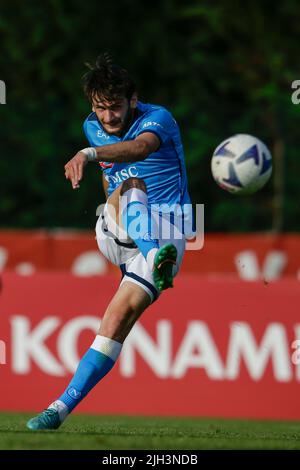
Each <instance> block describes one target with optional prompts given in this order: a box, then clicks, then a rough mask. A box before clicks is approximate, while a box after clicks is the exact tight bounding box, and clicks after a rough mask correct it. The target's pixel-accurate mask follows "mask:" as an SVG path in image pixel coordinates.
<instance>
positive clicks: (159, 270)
mask: <svg viewBox="0 0 300 470" xmlns="http://www.w3.org/2000/svg"><path fill="white" fill-rule="evenodd" d="M176 259H177V249H176V247H175V246H174V245H173V244H172V243H168V244H167V245H164V246H162V247H161V248H159V250H158V251H157V253H156V255H155V258H154V268H153V280H154V283H155V286H156V288H157V290H158V291H160V292H161V291H163V290H165V289H168V288H169V287H173V266H174V265H176Z"/></svg>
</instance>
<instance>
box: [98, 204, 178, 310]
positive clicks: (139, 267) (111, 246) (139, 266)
mask: <svg viewBox="0 0 300 470" xmlns="http://www.w3.org/2000/svg"><path fill="white" fill-rule="evenodd" d="M161 221H162V222H161V223H162V233H165V234H166V233H170V230H169V225H170V221H169V218H167V217H162V218H161ZM172 229H173V230H171V234H170V238H168V239H165V237H164V239H158V241H159V246H164V245H166V244H167V243H173V244H174V245H175V246H176V248H177V261H176V265H175V266H174V267H173V274H174V276H176V274H177V273H178V271H179V268H180V266H181V263H182V259H183V255H184V250H185V243H186V242H185V237H184V235H181V234H179V232H178V230H174V226H172ZM120 234H121V235H122V236H120ZM117 235H118V237H119V238H117ZM96 237H97V243H98V247H99V250H100V251H101V253H102V254H103V255H104V256H105V257H106V258H107V259H108V260H109V261H111V262H112V263H113V264H115V265H117V266H119V267H120V269H121V272H122V280H121V284H120V285H122V284H123V282H125V281H129V282H133V283H134V284H137V285H138V286H140V287H141V288H142V289H144V291H145V292H147V294H148V295H149V296H150V298H151V302H154V301H155V300H156V299H157V298H158V296H159V292H158V290H157V289H156V287H155V284H154V281H153V277H152V271H151V270H150V268H149V266H148V264H147V262H146V260H145V258H144V256H143V255H142V253H141V252H140V250H139V249H138V248H137V246H136V245H135V243H134V242H133V241H132V239H131V238H129V237H128V235H127V233H126V232H125V231H124V230H122V229H120V227H118V226H117V224H116V222H115V220H114V218H113V217H112V216H111V215H110V214H109V210H108V204H107V203H106V204H105V206H104V209H103V212H102V213H101V214H100V216H99V218H98V221H97V224H96ZM120 239H121V240H122V241H120Z"/></svg>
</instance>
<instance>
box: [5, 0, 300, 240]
mask: <svg viewBox="0 0 300 470" xmlns="http://www.w3.org/2000/svg"><path fill="white" fill-rule="evenodd" d="M299 34H300V14H299V5H298V2H297V1H296V0H287V1H286V2H277V3H276V2H275V3H274V2H271V1H270V0H265V1H263V2H261V1H250V0H246V1H243V2H238V1H236V0H226V2H224V1H221V0H219V1H214V2H208V1H199V0H198V1H197V0H190V1H188V2H182V1H179V0H162V1H158V0H157V1H152V2H150V3H148V4H145V3H143V2H139V1H137V0H118V1H117V2H99V1H94V0H90V1H88V2H82V1H81V0H72V1H71V0H47V1H45V2H39V1H37V0H32V1H28V2H20V1H17V0H2V1H1V6H0V44H1V56H0V79H2V80H4V81H5V82H6V87H7V104H6V105H1V106H0V122H1V125H0V139H1V147H0V148H1V159H0V175H1V190H0V210H1V222H0V224H1V226H2V227H40V226H43V227H55V226H64V227H72V226H73V227H86V228H91V227H92V226H93V225H94V222H95V210H96V207H97V205H98V204H99V203H100V202H102V201H103V199H104V196H103V192H102V189H101V184H100V183H101V174H100V171H99V170H97V167H96V166H95V165H89V168H88V170H87V173H86V177H85V180H84V182H83V183H82V185H81V188H80V190H79V191H73V190H72V189H71V186H70V184H69V183H67V182H66V181H65V179H64V171H63V166H64V163H65V162H66V161H67V160H68V159H69V158H70V157H72V156H73V155H74V154H75V153H76V152H77V150H79V149H80V148H82V147H85V146H86V145H87V144H86V140H85V137H84V134H83V131H82V122H83V120H84V118H85V116H86V115H87V114H88V113H89V112H90V105H89V103H88V102H87V100H86V99H85V98H84V96H83V92H82V86H81V76H82V75H83V74H84V73H85V72H86V67H85V66H84V63H85V62H93V61H94V60H95V58H96V56H97V55H98V54H99V53H100V52H104V51H109V52H111V53H112V54H113V55H114V57H115V59H116V61H118V62H119V63H120V65H122V66H124V67H126V68H128V70H129V71H130V72H131V74H132V75H133V76H134V77H135V78H136V80H137V83H138V87H139V92H140V98H141V100H142V101H146V102H153V103H158V104H162V105H165V106H166V107H168V108H169V109H170V110H171V111H172V112H173V114H174V116H175V117H176V119H177V121H178V123H179V124H180V127H181V130H182V136H183V141H184V145H185V150H186V160H187V167H188V174H189V182H190V192H191V195H192V199H193V202H194V203H196V202H198V203H204V204H205V218H206V222H205V225H206V230H215V231H216V230H217V231H249V230H250V231H252V230H272V229H273V230H275V231H281V230H285V231H292V230H300V204H299V202H298V201H299V199H298V198H299V195H300V186H299V184H298V171H297V170H298V169H299V170H300V159H299V158H298V153H299V152H298V148H299V146H298V133H299V128H300V105H299V106H296V105H293V104H292V102H291V94H292V89H291V83H292V81H293V80H296V79H300V70H299V66H298V50H297V49H298V42H299V41H298V38H299ZM237 132H245V133H250V134H253V135H256V136H258V137H259V138H261V139H262V140H263V141H265V143H266V144H267V145H268V146H269V148H270V150H271V151H272V153H273V156H274V165H275V169H274V176H273V178H272V180H271V181H270V182H269V183H268V185H267V186H266V188H264V189H263V190H262V191H261V192H259V193H258V194H256V195H254V196H251V197H243V198H237V197H234V196H232V195H230V194H227V193H225V192H224V191H222V190H221V189H219V188H218V187H217V186H216V184H215V183H214V182H213V180H212V177H211V173H210V157H211V154H212V152H213V150H214V148H215V147H216V146H217V145H218V144H219V143H220V142H221V141H222V140H223V139H225V138H227V137H228V136H230V135H231V134H234V133H237Z"/></svg>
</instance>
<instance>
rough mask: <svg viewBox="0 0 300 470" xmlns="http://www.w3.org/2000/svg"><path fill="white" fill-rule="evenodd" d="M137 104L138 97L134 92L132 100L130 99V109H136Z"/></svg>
mask: <svg viewBox="0 0 300 470" xmlns="http://www.w3.org/2000/svg"><path fill="white" fill-rule="evenodd" d="M137 102H138V96H137V93H136V92H134V93H133V95H132V97H131V99H130V107H131V108H132V109H134V108H136V107H137Z"/></svg>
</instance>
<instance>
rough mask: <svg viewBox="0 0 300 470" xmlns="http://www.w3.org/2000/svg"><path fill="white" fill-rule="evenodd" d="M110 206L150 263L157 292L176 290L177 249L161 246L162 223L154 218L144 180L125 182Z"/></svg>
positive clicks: (110, 201)
mask: <svg viewBox="0 0 300 470" xmlns="http://www.w3.org/2000/svg"><path fill="white" fill-rule="evenodd" d="M108 202H109V204H111V205H112V206H113V208H114V210H115V212H116V219H117V220H118V225H119V226H121V227H123V228H124V229H125V231H126V233H127V234H128V235H129V237H130V238H131V239H132V240H133V241H134V242H135V243H136V245H137V246H138V248H139V250H140V252H141V253H142V255H143V256H144V258H145V259H146V261H147V264H148V266H149V268H150V270H151V271H152V272H153V280H154V283H155V286H156V288H157V290H158V291H160V292H161V291H163V290H164V289H168V288H169V287H173V272H174V271H173V267H174V266H175V265H176V259H177V249H176V247H175V246H174V244H172V243H166V244H164V245H163V246H160V245H159V241H158V237H159V235H158V232H159V227H157V226H155V224H157V223H159V222H157V221H156V222H155V221H154V220H153V219H152V218H151V211H150V210H149V206H148V196H147V188H146V185H145V182H144V181H143V180H142V179H140V178H129V179H127V180H125V181H124V182H123V183H122V185H120V187H119V188H118V189H117V190H116V191H115V192H114V194H113V195H112V196H111V197H110V199H109V201H108ZM155 232H156V234H155Z"/></svg>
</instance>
